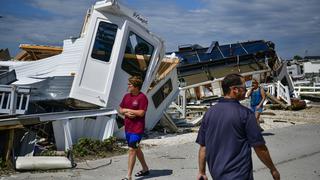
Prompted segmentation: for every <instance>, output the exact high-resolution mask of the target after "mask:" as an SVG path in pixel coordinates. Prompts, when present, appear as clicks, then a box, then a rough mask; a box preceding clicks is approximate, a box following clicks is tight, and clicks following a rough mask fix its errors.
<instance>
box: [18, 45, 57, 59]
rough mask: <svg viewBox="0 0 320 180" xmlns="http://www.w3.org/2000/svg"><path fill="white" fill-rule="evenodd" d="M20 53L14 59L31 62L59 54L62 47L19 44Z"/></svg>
mask: <svg viewBox="0 0 320 180" xmlns="http://www.w3.org/2000/svg"><path fill="white" fill-rule="evenodd" d="M19 47H20V49H22V51H21V52H20V53H19V54H18V55H17V56H16V57H15V59H16V60H19V61H33V60H39V59H43V58H47V57H50V56H54V55H57V54H60V53H61V52H62V50H63V49H62V47H58V46H41V45H31V44H21V45H20V46H19Z"/></svg>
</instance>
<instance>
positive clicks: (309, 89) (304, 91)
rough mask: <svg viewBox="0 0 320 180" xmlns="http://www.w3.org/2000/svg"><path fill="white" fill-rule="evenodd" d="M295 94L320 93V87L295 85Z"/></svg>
mask: <svg viewBox="0 0 320 180" xmlns="http://www.w3.org/2000/svg"><path fill="white" fill-rule="evenodd" d="M294 94H295V96H296V97H299V96H300V94H310V95H320V87H316V86H313V87H310V86H309V87H308V86H297V87H294Z"/></svg>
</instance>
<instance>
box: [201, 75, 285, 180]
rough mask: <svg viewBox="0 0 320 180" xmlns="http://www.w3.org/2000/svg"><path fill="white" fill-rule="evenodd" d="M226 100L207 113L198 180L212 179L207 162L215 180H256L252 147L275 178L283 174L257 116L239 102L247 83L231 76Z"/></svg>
mask: <svg viewBox="0 0 320 180" xmlns="http://www.w3.org/2000/svg"><path fill="white" fill-rule="evenodd" d="M222 89H223V93H224V95H225V96H224V98H222V99H220V100H219V102H218V103H217V104H216V105H214V106H213V107H211V108H210V109H209V110H208V112H207V113H206V114H205V116H204V118H203V120H202V124H201V127H200V129H199V133H198V137H197V140H196V142H197V143H198V144H199V145H200V149H199V174H198V177H197V179H198V180H200V179H204V180H206V179H208V178H207V176H206V172H205V171H206V161H207V163H208V167H209V171H210V174H211V176H212V178H213V179H214V180H253V167H252V158H251V147H253V148H254V150H255V152H256V154H257V156H258V157H259V159H260V160H261V161H262V162H263V163H264V164H265V165H266V166H267V167H268V168H269V169H270V172H271V175H272V176H273V178H274V179H276V180H279V179H280V174H279V172H278V170H277V169H276V167H275V166H274V164H273V162H272V160H271V157H270V154H269V151H268V149H267V147H266V145H265V141H264V139H263V136H262V134H261V131H260V129H259V126H258V125H257V122H256V119H255V115H254V114H253V113H252V112H251V111H250V109H248V108H247V107H245V106H242V105H241V104H240V103H239V100H243V99H244V98H245V93H246V86H245V80H244V78H243V77H242V76H241V75H238V74H229V75H227V76H226V77H225V78H224V79H223V81H222Z"/></svg>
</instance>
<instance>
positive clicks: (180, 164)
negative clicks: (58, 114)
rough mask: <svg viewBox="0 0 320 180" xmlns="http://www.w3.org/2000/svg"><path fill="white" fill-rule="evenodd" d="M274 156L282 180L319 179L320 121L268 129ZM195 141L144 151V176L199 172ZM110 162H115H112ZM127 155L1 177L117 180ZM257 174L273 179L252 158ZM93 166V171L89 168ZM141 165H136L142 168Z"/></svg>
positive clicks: (166, 179)
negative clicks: (146, 171) (146, 168)
mask: <svg viewBox="0 0 320 180" xmlns="http://www.w3.org/2000/svg"><path fill="white" fill-rule="evenodd" d="M264 137H265V139H266V141H267V145H268V147H269V150H270V152H271V155H272V158H273V160H274V162H275V163H276V166H277V167H278V169H279V171H280V173H281V177H282V179H283V180H302V179H303V180H320V124H317V125H315V124H314V125H310V124H309V125H299V126H292V127H288V128H281V129H274V130H268V131H266V132H265V133H264ZM197 151H198V145H196V144H195V143H186V144H178V143H177V145H173V146H166V147H155V148H152V149H148V150H146V151H145V155H146V159H147V162H148V164H149V166H150V168H151V169H152V170H151V175H150V176H148V177H145V178H139V180H142V179H150V180H151V179H157V180H171V179H172V180H186V179H195V176H196V174H197ZM110 161H112V162H111V163H110ZM126 163H127V156H126V155H125V156H118V157H113V158H109V159H101V160H96V161H90V162H88V163H87V164H86V163H82V164H79V165H78V167H77V169H75V170H66V171H63V172H53V173H21V174H16V175H13V176H11V177H3V178H1V180H2V179H10V180H11V179H50V180H51V179H72V180H73V179H89V180H90V179H92V180H102V179H103V180H108V179H110V180H116V179H121V178H122V177H124V176H125V174H126V167H127V164H126ZM253 163H254V177H255V179H259V180H268V179H272V178H271V175H270V174H269V171H268V169H266V168H264V166H263V164H262V163H261V162H260V161H259V160H258V159H257V157H256V155H254V158H253ZM89 169H90V170H89ZM139 169H140V166H138V167H136V168H135V171H137V170H139Z"/></svg>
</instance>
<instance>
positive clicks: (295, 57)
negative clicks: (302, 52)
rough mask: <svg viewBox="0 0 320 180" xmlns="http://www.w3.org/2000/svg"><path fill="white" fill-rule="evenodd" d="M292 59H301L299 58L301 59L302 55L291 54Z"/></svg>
mask: <svg viewBox="0 0 320 180" xmlns="http://www.w3.org/2000/svg"><path fill="white" fill-rule="evenodd" d="M293 59H294V60H301V59H302V57H301V56H299V55H295V56H293Z"/></svg>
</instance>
